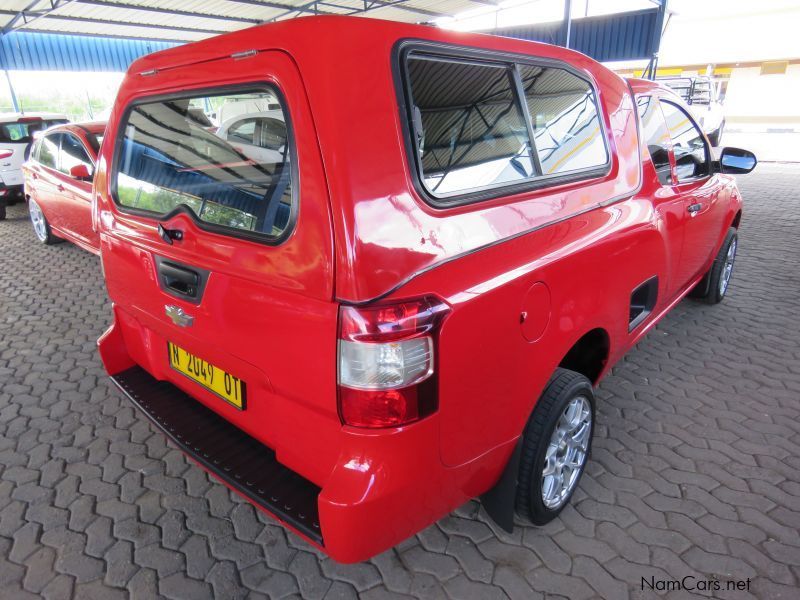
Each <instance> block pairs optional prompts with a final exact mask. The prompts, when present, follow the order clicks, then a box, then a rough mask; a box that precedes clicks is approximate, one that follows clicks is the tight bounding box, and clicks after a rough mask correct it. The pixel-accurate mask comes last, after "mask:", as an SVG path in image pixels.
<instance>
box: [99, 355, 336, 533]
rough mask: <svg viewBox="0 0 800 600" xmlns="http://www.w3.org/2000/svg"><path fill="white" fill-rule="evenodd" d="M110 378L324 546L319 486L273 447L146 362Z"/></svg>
mask: <svg viewBox="0 0 800 600" xmlns="http://www.w3.org/2000/svg"><path fill="white" fill-rule="evenodd" d="M111 380H112V381H113V382H114V383H116V384H117V386H118V387H119V388H120V389H121V390H122V391H123V392H124V393H125V395H126V396H128V398H130V399H131V400H132V401H133V403H134V404H136V406H137V407H139V409H141V410H142V412H144V414H145V415H147V417H148V418H149V419H150V420H151V421H153V423H155V424H156V425H157V426H158V427H159V428H160V429H161V430H162V431H163V432H164V433H165V434H166V435H167V437H169V438H170V439H171V440H172V441H173V442H174V443H175V444H176V445H177V446H178V447H179V448H180V449H181V450H183V451H184V452H186V453H187V454H188V455H189V456H190V457H191V458H193V459H194V460H196V461H197V462H199V463H200V464H201V465H203V466H204V467H205V468H206V469H208V470H209V471H210V472H211V473H213V474H214V476H215V477H217V478H219V479H221V480H222V481H224V482H225V483H227V484H228V485H229V486H231V487H232V488H234V489H235V490H236V491H238V492H239V493H241V494H243V495H244V496H246V497H247V498H249V499H250V500H251V501H253V502H254V503H256V504H258V505H259V506H261V507H263V508H264V509H266V510H267V511H268V512H271V513H273V514H274V515H275V516H277V517H278V518H280V519H282V520H283V521H285V522H286V523H288V524H289V525H291V526H292V527H294V528H295V529H297V530H298V531H300V532H301V533H303V534H304V535H306V536H308V537H309V538H310V539H312V540H314V541H315V542H316V543H318V544H319V545H322V532H321V531H320V528H319V507H318V505H317V498H318V496H319V493H320V491H321V490H320V488H319V487H317V486H316V485H315V484H313V483H312V482H310V481H308V480H307V479H305V478H303V477H302V476H300V475H298V474H297V473H295V472H294V471H292V470H291V469H288V468H287V467H285V466H283V465H282V464H280V463H279V462H278V461H277V459H276V458H275V452H274V451H273V450H271V449H270V448H268V447H267V446H265V445H263V444H262V443H261V442H259V441H257V440H256V439H254V438H252V437H250V436H249V435H247V434H246V433H245V432H243V431H242V430H241V429H238V428H237V427H235V426H233V425H231V424H230V423H228V421H226V420H225V419H223V418H222V417H220V416H219V415H217V414H216V413H215V412H214V411H212V410H210V409H208V408H206V407H205V406H203V405H202V404H201V403H200V402H198V401H197V400H194V399H193V398H192V397H191V396H189V395H188V394H186V393H184V392H182V391H181V390H180V389H178V388H177V387H175V386H174V385H172V384H171V383H168V382H166V381H158V380H157V379H156V378H154V377H153V376H152V375H150V374H149V373H147V371H145V370H144V369H142V368H141V367H138V366H137V367H131V368H130V369H128V370H126V371H123V372H122V373H119V374H117V375H114V376H112V377H111Z"/></svg>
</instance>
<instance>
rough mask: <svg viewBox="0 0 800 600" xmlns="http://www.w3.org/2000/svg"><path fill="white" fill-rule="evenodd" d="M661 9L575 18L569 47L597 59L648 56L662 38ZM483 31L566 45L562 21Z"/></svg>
mask: <svg viewBox="0 0 800 600" xmlns="http://www.w3.org/2000/svg"><path fill="white" fill-rule="evenodd" d="M660 10H662V9H661V8H653V9H646V10H640V11H635V12H628V13H618V14H612V15H603V16H601V17H589V18H585V19H575V20H573V21H572V24H571V27H570V34H569V36H570V37H569V47H570V48H572V49H573V50H577V51H579V52H583V53H584V54H588V55H589V56H591V57H592V58H594V59H595V60H599V61H613V60H636V59H650V58H652V56H653V54H654V53H655V52H658V43H659V40H660V38H661V27H660V25H659V21H658V16H659V11H660ZM662 22H663V20H662ZM485 33H492V34H494V35H502V36H506V37H513V38H520V39H524V40H534V41H537V42H545V43H548V44H555V45H557V46H565V45H566V42H567V40H566V28H565V27H564V24H563V23H562V22H555V23H539V24H536V25H524V26H520V27H505V28H501V29H494V30H492V31H487V32H485Z"/></svg>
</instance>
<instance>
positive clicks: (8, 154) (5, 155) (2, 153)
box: [0, 148, 14, 160]
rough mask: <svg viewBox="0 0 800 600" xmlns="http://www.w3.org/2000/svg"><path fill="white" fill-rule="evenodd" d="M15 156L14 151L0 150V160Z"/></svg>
mask: <svg viewBox="0 0 800 600" xmlns="http://www.w3.org/2000/svg"><path fill="white" fill-rule="evenodd" d="M12 156H14V151H13V150H10V149H9V148H0V160H2V159H4V158H10V157H12Z"/></svg>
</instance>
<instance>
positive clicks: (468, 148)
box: [407, 55, 534, 198]
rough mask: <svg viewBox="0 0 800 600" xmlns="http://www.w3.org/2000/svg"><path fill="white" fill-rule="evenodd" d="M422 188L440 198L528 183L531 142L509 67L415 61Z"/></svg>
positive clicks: (411, 73)
mask: <svg viewBox="0 0 800 600" xmlns="http://www.w3.org/2000/svg"><path fill="white" fill-rule="evenodd" d="M407 70H408V71H407V72H408V79H409V84H410V88H411V96H412V98H411V99H412V102H413V111H414V119H413V120H414V130H415V138H416V139H415V142H416V148H415V150H416V152H417V155H418V161H419V165H420V170H421V171H422V172H421V178H422V183H423V185H424V186H425V188H426V190H427V191H428V192H429V193H430V194H431V195H433V196H435V197H437V198H446V197H448V196H453V195H458V194H459V193H463V192H466V191H477V190H482V189H487V188H491V187H497V186H500V185H505V184H510V183H515V182H520V181H524V180H526V179H528V178H530V177H532V176H533V175H534V162H533V159H532V157H531V142H530V138H529V136H528V127H527V124H526V122H525V117H524V115H523V111H522V107H521V105H520V103H519V102H518V101H517V98H516V94H515V92H514V80H513V78H512V69H511V68H510V66H509V65H507V64H491V63H474V62H469V61H467V60H459V59H450V58H440V57H428V56H416V55H411V56H410V57H409V59H408V62H407Z"/></svg>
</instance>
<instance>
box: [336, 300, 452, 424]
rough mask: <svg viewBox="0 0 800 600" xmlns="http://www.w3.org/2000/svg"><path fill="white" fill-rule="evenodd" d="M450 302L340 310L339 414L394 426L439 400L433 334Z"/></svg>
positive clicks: (431, 407)
mask: <svg viewBox="0 0 800 600" xmlns="http://www.w3.org/2000/svg"><path fill="white" fill-rule="evenodd" d="M449 311H450V308H449V307H448V306H447V304H445V303H444V302H442V301H441V300H438V299H437V298H432V297H425V298H418V299H414V300H406V301H403V302H398V303H393V304H384V305H378V306H369V307H363V308H362V307H355V306H342V307H341V308H340V310H339V351H338V360H339V365H338V366H339V369H338V380H339V381H338V383H339V414H340V416H341V418H342V422H343V423H345V424H346V425H353V426H355V427H371V428H379V427H398V426H400V425H405V424H408V423H411V422H413V421H416V420H418V419H421V418H423V417H426V416H428V415H429V414H431V413H432V412H434V411H435V410H436V408H437V406H438V397H437V385H436V384H437V382H436V372H435V369H436V364H435V356H436V338H437V333H438V329H439V326H440V324H441V322H442V319H443V318H444V316H445V315H446V314H447V313H448V312H449Z"/></svg>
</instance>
